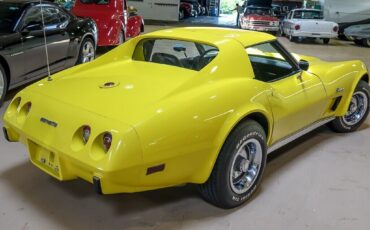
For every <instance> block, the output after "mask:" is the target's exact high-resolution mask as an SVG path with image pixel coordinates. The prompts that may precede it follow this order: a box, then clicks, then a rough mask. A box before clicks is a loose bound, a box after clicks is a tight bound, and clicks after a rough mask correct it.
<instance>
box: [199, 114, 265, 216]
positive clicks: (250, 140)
mask: <svg viewBox="0 0 370 230" xmlns="http://www.w3.org/2000/svg"><path fill="white" fill-rule="evenodd" d="M266 151H267V145H266V134H265V132H264V130H263V128H262V127H261V125H260V124H258V123H257V122H255V121H253V120H247V121H245V122H244V123H242V124H241V125H239V126H237V127H236V128H235V129H234V130H233V132H232V133H231V134H230V135H229V137H228V138H227V139H226V142H225V144H224V145H223V146H222V149H221V151H220V153H219V156H218V158H217V161H216V163H215V165H214V168H213V170H212V173H211V176H210V177H209V178H208V180H207V181H206V182H205V183H204V184H202V185H199V190H200V193H201V194H202V196H203V197H204V199H205V200H206V201H208V202H210V203H212V204H213V205H215V206H217V207H220V208H224V209H228V208H234V207H237V206H240V205H241V204H243V203H244V202H246V201H247V200H248V199H249V198H250V197H251V196H252V195H253V193H254V192H255V191H256V188H257V186H258V185H259V182H260V181H261V178H262V174H263V171H264V168H265V165H266Z"/></svg>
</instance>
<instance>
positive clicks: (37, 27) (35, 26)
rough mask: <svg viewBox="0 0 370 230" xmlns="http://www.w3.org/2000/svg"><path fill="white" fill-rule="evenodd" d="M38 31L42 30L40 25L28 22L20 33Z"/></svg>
mask: <svg viewBox="0 0 370 230" xmlns="http://www.w3.org/2000/svg"><path fill="white" fill-rule="evenodd" d="M38 30H42V23H40V22H30V23H28V24H27V25H26V26H25V27H24V28H23V29H22V33H29V32H31V31H38Z"/></svg>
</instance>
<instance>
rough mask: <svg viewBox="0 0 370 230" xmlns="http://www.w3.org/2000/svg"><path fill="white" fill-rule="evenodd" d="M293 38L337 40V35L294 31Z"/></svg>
mask: <svg viewBox="0 0 370 230" xmlns="http://www.w3.org/2000/svg"><path fill="white" fill-rule="evenodd" d="M292 36H293V37H307V38H336V37H338V34H337V33H322V32H321V33H316V32H305V31H295V30H294V31H292Z"/></svg>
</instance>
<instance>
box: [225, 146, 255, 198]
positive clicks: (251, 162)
mask: <svg viewBox="0 0 370 230" xmlns="http://www.w3.org/2000/svg"><path fill="white" fill-rule="evenodd" d="M261 165H262V146H261V144H260V142H259V141H258V140H256V139H248V140H246V141H245V142H244V143H243V144H241V145H240V147H239V148H238V150H237V152H236V154H235V156H234V159H233V161H232V165H231V170H230V186H231V189H232V190H233V191H234V192H235V193H236V194H243V193H245V192H246V191H248V189H250V188H251V187H252V185H253V183H254V182H255V180H256V179H257V177H258V175H259V171H260V169H261Z"/></svg>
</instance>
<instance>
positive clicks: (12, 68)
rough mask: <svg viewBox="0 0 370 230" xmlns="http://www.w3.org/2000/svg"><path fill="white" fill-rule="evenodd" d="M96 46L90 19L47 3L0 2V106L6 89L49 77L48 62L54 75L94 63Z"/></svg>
mask: <svg viewBox="0 0 370 230" xmlns="http://www.w3.org/2000/svg"><path fill="white" fill-rule="evenodd" d="M41 6H42V10H43V17H44V23H43V21H42V15H41ZM44 32H45V35H46V43H47V50H48V62H47V55H46V49H45V40H44ZM96 43H97V28H96V25H95V22H94V21H93V20H91V19H88V18H85V19H82V18H77V17H76V16H74V15H72V14H70V13H69V12H68V11H66V10H65V9H63V8H62V7H60V6H58V5H56V4H54V3H51V2H47V1H44V2H42V4H40V2H39V1H38V0H31V1H29V0H19V1H13V0H9V1H8V0H5V1H0V105H1V104H2V102H3V101H4V98H5V94H6V92H7V90H9V89H12V88H15V87H17V86H20V85H22V84H25V83H27V82H30V81H34V80H35V79H38V78H40V77H44V76H45V75H47V74H48V66H47V63H49V64H50V72H52V73H55V72H57V71H60V70H62V69H65V68H68V67H71V66H74V65H75V64H76V63H77V64H79V63H85V62H89V61H92V60H93V59H94V58H95V48H96Z"/></svg>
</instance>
